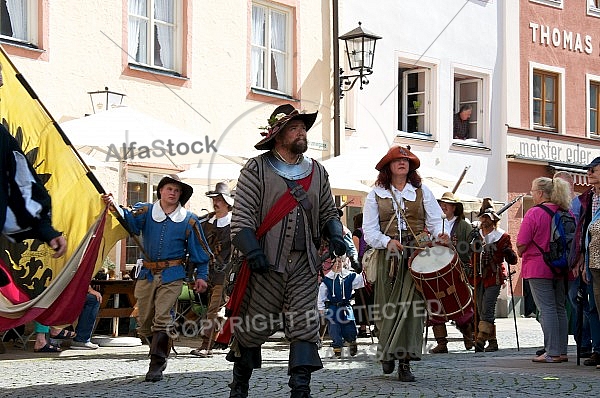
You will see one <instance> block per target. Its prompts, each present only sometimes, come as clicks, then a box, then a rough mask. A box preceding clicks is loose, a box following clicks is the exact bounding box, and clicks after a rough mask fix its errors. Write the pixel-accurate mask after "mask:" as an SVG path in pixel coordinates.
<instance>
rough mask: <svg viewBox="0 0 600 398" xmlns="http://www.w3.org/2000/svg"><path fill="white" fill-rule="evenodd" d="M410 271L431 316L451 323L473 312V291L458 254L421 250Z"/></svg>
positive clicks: (446, 249)
mask: <svg viewBox="0 0 600 398" xmlns="http://www.w3.org/2000/svg"><path fill="white" fill-rule="evenodd" d="M409 268H410V273H411V275H412V277H413V280H414V281H415V285H416V287H417V290H418V291H419V292H421V294H422V295H423V297H424V298H425V300H427V303H428V310H429V312H430V315H432V316H435V317H439V318H441V319H444V320H446V321H447V320H456V319H459V318H461V317H462V316H463V315H465V313H467V312H470V311H471V309H470V304H471V302H472V300H473V297H472V293H471V288H470V287H469V285H468V284H467V279H466V277H465V274H464V271H463V269H462V265H461V263H460V260H459V258H458V254H457V253H456V251H454V250H453V249H451V248H449V247H446V246H433V247H430V248H425V249H423V250H418V251H416V252H415V253H413V255H412V256H411V258H410V261H409Z"/></svg>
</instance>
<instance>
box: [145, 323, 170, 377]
mask: <svg viewBox="0 0 600 398" xmlns="http://www.w3.org/2000/svg"><path fill="white" fill-rule="evenodd" d="M170 350H171V345H170V338H169V336H168V335H167V334H166V333H165V332H154V333H153V334H152V345H151V346H150V367H149V368H148V373H146V379H145V380H146V381H152V382H156V381H160V380H162V378H163V371H164V370H165V369H166V368H167V357H168V356H169V351H170Z"/></svg>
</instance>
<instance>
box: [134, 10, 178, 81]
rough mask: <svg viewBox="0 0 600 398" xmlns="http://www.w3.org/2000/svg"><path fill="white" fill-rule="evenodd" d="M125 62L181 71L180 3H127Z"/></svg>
mask: <svg viewBox="0 0 600 398" xmlns="http://www.w3.org/2000/svg"><path fill="white" fill-rule="evenodd" d="M128 7H129V8H128V10H129V23H128V46H129V47H128V48H129V50H128V55H129V62H131V63H136V64H141V65H144V66H148V67H151V68H157V69H164V70H167V71H176V72H180V71H181V63H182V61H181V59H180V58H181V53H182V49H181V47H182V39H181V37H182V35H181V32H180V26H181V21H182V10H181V1H176V0H129V6H128Z"/></svg>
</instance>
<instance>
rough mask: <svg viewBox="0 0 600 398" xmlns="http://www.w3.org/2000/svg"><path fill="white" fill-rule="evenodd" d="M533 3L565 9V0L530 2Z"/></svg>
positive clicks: (532, 0)
mask: <svg viewBox="0 0 600 398" xmlns="http://www.w3.org/2000/svg"><path fill="white" fill-rule="evenodd" d="M529 1H530V2H532V3H538V4H544V5H547V6H551V7H556V8H563V0H529Z"/></svg>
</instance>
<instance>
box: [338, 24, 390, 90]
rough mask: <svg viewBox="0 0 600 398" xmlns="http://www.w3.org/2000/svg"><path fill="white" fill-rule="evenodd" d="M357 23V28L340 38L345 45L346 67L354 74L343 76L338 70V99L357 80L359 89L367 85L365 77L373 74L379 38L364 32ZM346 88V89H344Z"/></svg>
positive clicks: (341, 70)
mask: <svg viewBox="0 0 600 398" xmlns="http://www.w3.org/2000/svg"><path fill="white" fill-rule="evenodd" d="M361 25H362V24H361V23H360V22H359V23H358V28H356V29H354V30H351V31H350V32H348V33H346V34H345V35H342V36H340V37H339V38H340V40H344V42H345V43H346V54H347V55H348V65H350V71H351V72H354V74H351V75H346V76H343V75H342V74H343V73H344V70H343V69H342V68H340V97H343V96H344V91H349V90H352V87H354V84H355V83H356V81H357V80H360V89H361V90H362V88H363V84H369V79H367V76H368V75H370V74H372V73H373V59H374V58H375V44H376V43H377V40H379V39H381V36H377V35H376V34H373V33H371V32H368V31H366V30H364V29H363V28H362V26H361ZM344 86H346V87H344Z"/></svg>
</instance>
